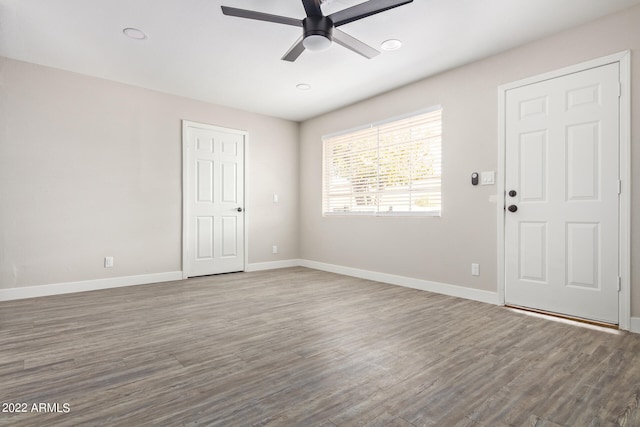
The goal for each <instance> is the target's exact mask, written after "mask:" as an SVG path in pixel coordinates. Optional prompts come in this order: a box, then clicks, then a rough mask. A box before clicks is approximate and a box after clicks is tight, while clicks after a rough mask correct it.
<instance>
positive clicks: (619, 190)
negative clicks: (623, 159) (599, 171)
mask: <svg viewBox="0 0 640 427" xmlns="http://www.w3.org/2000/svg"><path fill="white" fill-rule="evenodd" d="M618 194H622V180H621V179H619V180H618Z"/></svg>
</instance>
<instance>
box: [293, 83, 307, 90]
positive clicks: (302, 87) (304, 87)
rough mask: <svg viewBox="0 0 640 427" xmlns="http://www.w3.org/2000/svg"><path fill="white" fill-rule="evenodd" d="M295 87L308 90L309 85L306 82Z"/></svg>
mask: <svg viewBox="0 0 640 427" xmlns="http://www.w3.org/2000/svg"><path fill="white" fill-rule="evenodd" d="M296 88H297V89H299V90H309V89H311V85H310V84H307V83H300V84H297V85H296Z"/></svg>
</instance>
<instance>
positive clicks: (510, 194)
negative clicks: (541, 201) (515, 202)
mask: <svg viewBox="0 0 640 427" xmlns="http://www.w3.org/2000/svg"><path fill="white" fill-rule="evenodd" d="M517 194H518V193H516V190H510V191H509V197H516V195H517Z"/></svg>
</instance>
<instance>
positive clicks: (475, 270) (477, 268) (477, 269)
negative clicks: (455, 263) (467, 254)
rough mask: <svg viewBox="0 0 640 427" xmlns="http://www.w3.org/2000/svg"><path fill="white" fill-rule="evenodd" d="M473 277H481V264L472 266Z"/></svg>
mask: <svg viewBox="0 0 640 427" xmlns="http://www.w3.org/2000/svg"><path fill="white" fill-rule="evenodd" d="M471 275H472V276H479V275H480V264H475V263H473V264H471Z"/></svg>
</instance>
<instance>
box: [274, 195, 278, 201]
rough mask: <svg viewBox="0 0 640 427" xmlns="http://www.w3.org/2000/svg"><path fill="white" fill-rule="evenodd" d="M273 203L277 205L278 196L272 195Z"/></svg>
mask: <svg viewBox="0 0 640 427" xmlns="http://www.w3.org/2000/svg"><path fill="white" fill-rule="evenodd" d="M273 203H278V195H277V194H274V195H273Z"/></svg>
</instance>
